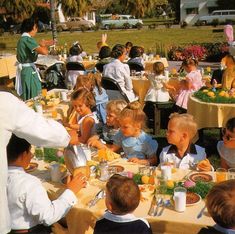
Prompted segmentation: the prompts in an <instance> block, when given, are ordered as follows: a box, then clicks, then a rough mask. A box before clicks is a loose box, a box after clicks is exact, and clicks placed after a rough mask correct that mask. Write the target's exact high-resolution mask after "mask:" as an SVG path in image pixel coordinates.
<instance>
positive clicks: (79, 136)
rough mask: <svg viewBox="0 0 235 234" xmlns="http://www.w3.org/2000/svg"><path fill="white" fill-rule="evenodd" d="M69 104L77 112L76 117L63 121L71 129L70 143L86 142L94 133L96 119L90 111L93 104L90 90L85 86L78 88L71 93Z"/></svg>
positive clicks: (93, 99) (93, 100)
mask: <svg viewBox="0 0 235 234" xmlns="http://www.w3.org/2000/svg"><path fill="white" fill-rule="evenodd" d="M71 104H72V107H73V108H74V110H75V111H76V113H77V118H74V119H73V122H70V123H64V125H65V126H66V127H69V128H70V129H72V131H71V134H72V141H71V144H72V145H77V144H80V143H82V144H86V143H87V140H88V139H89V138H90V137H91V136H92V135H95V134H96V125H97V124H98V119H97V116H96V114H95V113H93V112H92V110H91V109H92V107H94V106H95V98H94V95H93V93H92V92H90V91H89V90H87V89H86V88H79V89H78V90H75V91H74V92H73V93H72V96H71Z"/></svg>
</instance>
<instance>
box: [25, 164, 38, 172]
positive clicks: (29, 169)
mask: <svg viewBox="0 0 235 234" xmlns="http://www.w3.org/2000/svg"><path fill="white" fill-rule="evenodd" d="M37 168H38V164H37V163H33V162H31V163H29V165H28V166H27V167H26V168H25V171H26V172H32V171H34V170H35V169H37Z"/></svg>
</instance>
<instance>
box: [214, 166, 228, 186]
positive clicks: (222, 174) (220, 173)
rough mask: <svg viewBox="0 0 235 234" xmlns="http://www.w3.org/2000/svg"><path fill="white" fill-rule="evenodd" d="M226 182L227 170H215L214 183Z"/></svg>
mask: <svg viewBox="0 0 235 234" xmlns="http://www.w3.org/2000/svg"><path fill="white" fill-rule="evenodd" d="M225 180H227V170H226V169H224V168H217V169H216V182H217V183H219V182H222V181H225Z"/></svg>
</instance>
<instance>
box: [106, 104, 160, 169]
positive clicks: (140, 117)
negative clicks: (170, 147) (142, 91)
mask: <svg viewBox="0 0 235 234" xmlns="http://www.w3.org/2000/svg"><path fill="white" fill-rule="evenodd" d="M145 122H146V115H145V113H144V112H143V110H142V109H141V104H140V103H139V102H138V101H135V102H131V103H129V104H128V105H127V107H125V108H124V109H123V110H122V111H121V113H120V116H119V125H120V130H119V132H118V133H117V134H116V135H115V136H114V137H113V141H114V143H113V145H111V146H110V148H111V150H113V151H119V150H120V149H123V151H124V153H125V155H126V157H127V158H128V161H129V162H134V163H139V164H143V165H155V164H156V163H157V157H156V151H157V147H158V143H157V141H156V140H153V139H152V137H151V136H150V135H148V134H146V133H145V132H144V131H143V128H144V127H145Z"/></svg>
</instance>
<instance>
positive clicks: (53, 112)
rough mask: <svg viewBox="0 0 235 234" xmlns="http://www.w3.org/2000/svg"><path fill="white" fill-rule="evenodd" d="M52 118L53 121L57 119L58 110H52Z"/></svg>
mask: <svg viewBox="0 0 235 234" xmlns="http://www.w3.org/2000/svg"><path fill="white" fill-rule="evenodd" d="M51 117H52V118H53V119H56V118H57V110H56V109H54V110H52V112H51Z"/></svg>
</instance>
